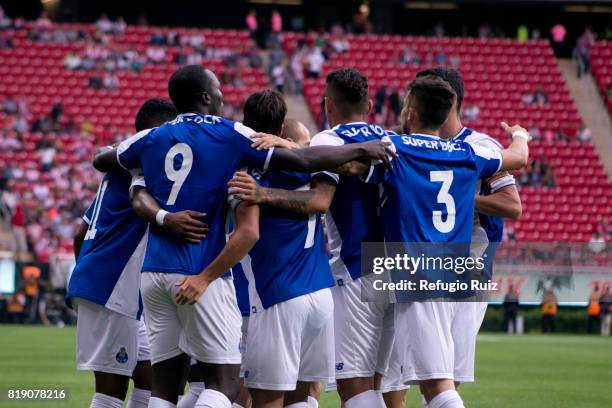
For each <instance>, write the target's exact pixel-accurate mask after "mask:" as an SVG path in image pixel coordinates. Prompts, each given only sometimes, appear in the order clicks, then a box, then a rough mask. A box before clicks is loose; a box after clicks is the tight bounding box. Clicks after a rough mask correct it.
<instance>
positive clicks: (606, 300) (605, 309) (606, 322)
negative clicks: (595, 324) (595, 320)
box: [599, 286, 612, 337]
mask: <svg viewBox="0 0 612 408" xmlns="http://www.w3.org/2000/svg"><path fill="white" fill-rule="evenodd" d="M599 309H600V313H601V314H600V316H599V317H600V321H601V327H600V334H601V335H602V336H606V337H607V336H609V335H610V325H611V322H612V292H611V291H610V286H608V287H607V288H606V291H605V292H604V294H603V295H601V297H600V298H599Z"/></svg>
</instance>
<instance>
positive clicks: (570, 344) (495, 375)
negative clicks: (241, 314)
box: [0, 325, 612, 408]
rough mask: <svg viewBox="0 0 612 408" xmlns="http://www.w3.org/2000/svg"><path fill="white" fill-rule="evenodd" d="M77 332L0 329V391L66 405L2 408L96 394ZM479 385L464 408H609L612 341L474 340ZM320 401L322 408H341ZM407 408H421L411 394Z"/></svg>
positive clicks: (470, 389) (1, 401) (466, 393)
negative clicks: (51, 393)
mask: <svg viewBox="0 0 612 408" xmlns="http://www.w3.org/2000/svg"><path fill="white" fill-rule="evenodd" d="M74 335H75V331H74V328H73V327H71V328H64V329H59V328H50V327H42V326H11V325H3V326H0V390H2V392H3V393H5V392H6V390H7V389H8V388H64V389H66V390H67V391H68V394H69V398H68V400H66V401H62V402H57V403H49V402H48V401H47V402H24V401H20V402H17V401H10V402H9V401H7V400H6V396H5V395H2V396H0V407H11V408H42V407H49V408H55V407H57V408H60V407H61V408H67V407H79V408H82V407H87V406H89V400H90V398H91V395H92V392H93V378H92V375H91V373H89V372H78V371H76V369H75V361H74V360H75V352H74V342H75V341H74ZM476 376H477V382H476V383H475V384H466V385H465V386H464V387H463V389H462V390H461V394H462V396H463V398H464V400H465V403H466V406H467V407H476V408H478V407H494V408H504V407H517V408H518V407H520V408H530V407H538V408H541V407H551V408H552V407H555V408H563V407H568V408H569V407H571V408H576V407H584V408H604V407H612V338H601V337H597V336H589V337H587V336H570V335H552V336H542V335H525V336H504V335H491V334H482V335H480V336H479V337H478V347H477V362H476ZM339 406H340V404H339V402H338V398H337V396H336V395H335V394H333V393H329V394H323V396H322V400H321V407H322V408H331V407H339ZM407 406H408V407H420V406H421V404H420V401H419V396H418V393H417V392H415V390H412V391H410V392H409V393H408V404H407Z"/></svg>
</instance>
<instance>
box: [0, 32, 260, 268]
mask: <svg viewBox="0 0 612 408" xmlns="http://www.w3.org/2000/svg"><path fill="white" fill-rule="evenodd" d="M2 35H3V38H8V39H9V41H8V42H7V46H6V47H2V48H0V95H2V96H3V98H2V100H0V103H4V102H5V100H6V99H9V102H8V105H11V104H18V105H20V107H21V109H22V110H24V111H23V112H20V111H17V112H14V113H10V112H0V119H1V122H2V126H1V128H0V143H1V145H2V148H1V149H0V168H2V172H0V173H2V174H0V176H2V178H4V179H5V180H6V181H5V184H6V186H7V188H8V193H9V195H10V198H9V200H10V201H11V202H13V203H21V204H22V205H23V207H24V212H25V225H26V226H27V227H26V231H27V236H28V241H29V244H30V247H31V249H33V252H34V255H35V258H36V259H37V260H38V261H40V262H48V261H49V258H50V257H51V256H53V255H56V254H69V253H70V252H71V251H72V236H73V234H74V230H75V227H76V223H75V221H74V220H77V221H78V220H79V219H80V217H81V215H82V214H83V211H84V206H86V205H88V204H89V201H90V199H91V197H92V196H93V195H94V193H95V189H96V188H97V185H98V183H99V175H98V174H97V173H96V172H95V171H94V170H92V169H91V165H90V163H89V161H90V160H91V157H92V154H93V153H94V151H95V147H96V146H103V145H107V144H110V143H114V142H117V141H118V140H121V139H122V138H123V137H125V136H126V134H129V133H131V132H132V131H133V123H134V117H135V114H136V112H137V110H138V108H139V107H140V105H141V104H142V103H143V102H144V101H145V100H146V99H148V98H152V97H167V80H168V78H169V77H170V75H171V74H172V72H174V71H175V70H176V69H177V67H178V66H179V64H178V63H177V61H179V60H181V61H182V63H185V62H186V60H187V59H188V58H190V56H193V55H195V54H198V55H199V56H198V59H197V61H198V62H200V61H201V62H202V63H203V64H205V65H206V66H207V67H208V68H210V69H212V70H213V71H214V72H215V73H217V75H218V76H219V78H220V80H221V81H222V83H223V93H224V99H225V103H226V110H225V111H224V116H229V117H235V116H237V114H239V113H240V111H241V109H240V107H241V104H242V102H243V101H244V99H246V96H248V95H249V94H250V93H252V92H254V91H256V90H260V89H262V88H266V87H268V86H269V83H268V79H267V77H266V74H265V72H264V71H263V70H262V69H261V68H259V67H256V68H253V67H252V65H253V66H257V64H249V61H248V57H252V56H253V55H252V53H253V47H254V46H253V45H252V43H251V41H250V39H249V36H248V33H247V32H246V31H238V30H209V29H198V30H195V29H169V28H159V27H155V28H153V27H135V26H131V27H127V28H126V29H125V31H123V32H122V33H119V34H115V35H104V36H102V35H101V34H100V33H99V32H98V31H97V29H96V27H95V26H94V25H83V24H54V25H53V27H52V28H49V29H47V30H46V31H41V30H40V29H38V28H37V27H36V26H35V23H34V24H31V23H28V24H26V25H25V26H24V27H23V29H19V30H5V31H3V32H2ZM70 37H74V38H75V40H73V41H68V40H67V38H70ZM58 38H59V40H58ZM169 38H172V39H173V41H175V42H172V43H168V42H167V39H169ZM179 38H182V39H183V40H184V41H180V42H179ZM194 38H195V40H194ZM186 42H187V44H186ZM200 43H203V44H202V45H205V47H204V48H205V50H206V54H204V55H200V54H201V53H200V52H199V50H198V52H197V53H194V52H193V51H194V46H198V45H200ZM150 48H152V49H154V50H159V49H160V48H163V53H162V54H163V59H162V60H161V61H159V62H158V63H153V62H151V61H149V60H148V58H146V56H147V55H148V51H149V49H150ZM128 51H129V52H130V53H132V54H133V55H137V56H139V57H137V58H135V60H137V61H138V66H136V67H132V66H128V67H123V69H120V68H119V67H118V66H113V67H112V69H109V66H108V65H107V63H108V62H109V61H110V60H113V58H111V57H112V56H113V55H117V54H121V55H123V54H124V53H125V52H128ZM249 53H250V54H249ZM257 53H259V51H258V50H257ZM108 55H111V57H109V58H107V56H108ZM68 56H71V57H72V56H76V57H78V59H81V60H84V59H85V58H86V57H90V58H93V59H94V61H93V62H94V65H93V67H91V68H90V69H84V68H83V67H78V68H76V69H72V70H71V69H68V68H67V67H66V66H65V62H66V61H65V60H66V58H67V57H68ZM98 57H99V58H98ZM243 57H246V58H243ZM255 57H257V58H260V57H259V55H258V54H257V55H256V56H255ZM95 58H98V59H97V60H96V59H95ZM257 58H255V60H257ZM113 62H114V63H116V61H113ZM95 75H99V76H101V77H103V76H105V75H113V76H115V77H116V79H117V80H118V84H116V85H117V86H116V87H115V88H116V89H108V88H105V87H102V88H101V89H92V87H91V77H92V76H95ZM22 122H23V123H22ZM37 127H42V128H43V129H42V130H38V129H36V128H37ZM33 130H34V131H33Z"/></svg>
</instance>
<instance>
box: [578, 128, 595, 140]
mask: <svg viewBox="0 0 612 408" xmlns="http://www.w3.org/2000/svg"><path fill="white" fill-rule="evenodd" d="M591 137H592V135H591V129H589V128H588V127H586V126H585V125H584V124H582V125H581V126H580V130H579V131H578V140H579V141H580V142H582V143H586V142H588V141H590V140H591Z"/></svg>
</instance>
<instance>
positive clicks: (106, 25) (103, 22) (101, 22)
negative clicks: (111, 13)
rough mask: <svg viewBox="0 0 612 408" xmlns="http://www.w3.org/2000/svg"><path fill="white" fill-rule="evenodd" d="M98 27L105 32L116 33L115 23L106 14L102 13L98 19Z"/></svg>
mask: <svg viewBox="0 0 612 408" xmlns="http://www.w3.org/2000/svg"><path fill="white" fill-rule="evenodd" d="M95 26H96V28H97V29H98V30H99V31H101V32H103V33H104V34H114V33H115V25H114V24H113V22H112V21H110V19H109V18H108V16H107V15H106V14H102V15H101V16H100V18H99V19H98V20H97V21H96V24H95Z"/></svg>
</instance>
